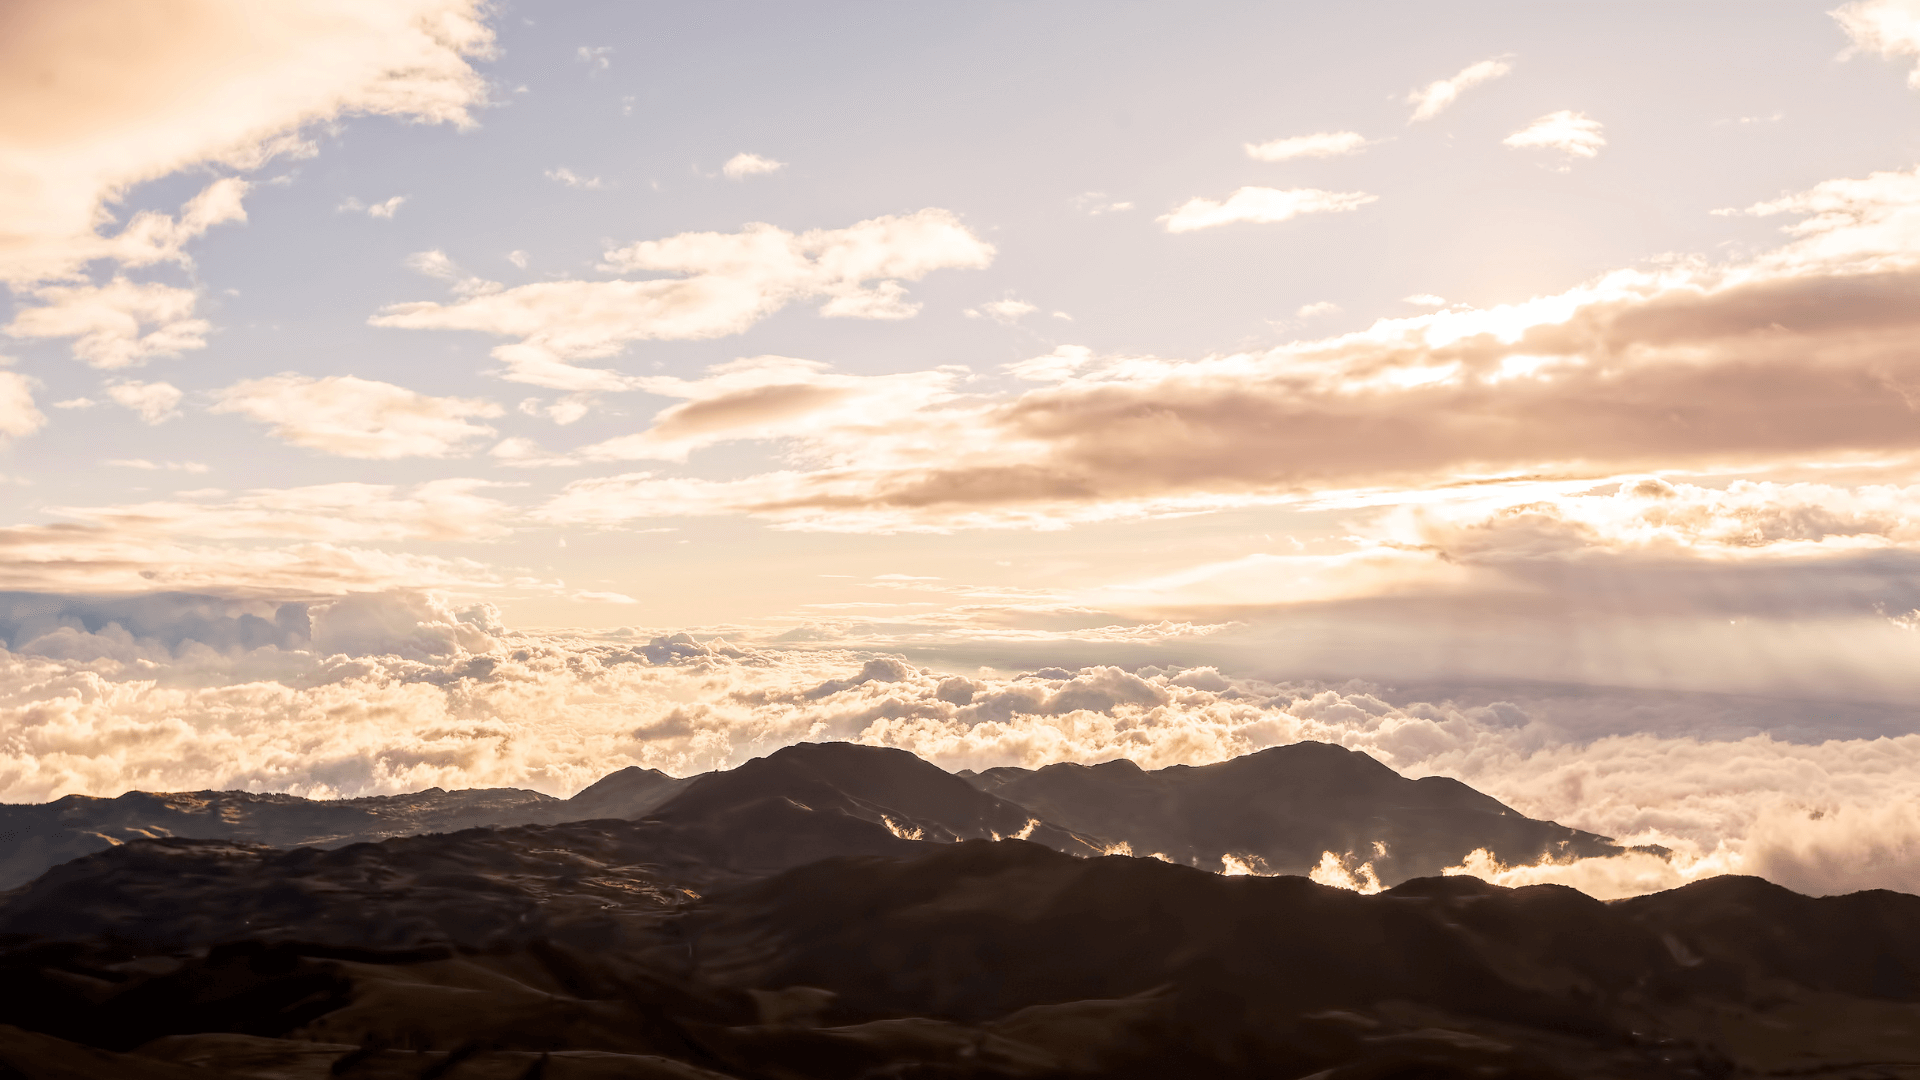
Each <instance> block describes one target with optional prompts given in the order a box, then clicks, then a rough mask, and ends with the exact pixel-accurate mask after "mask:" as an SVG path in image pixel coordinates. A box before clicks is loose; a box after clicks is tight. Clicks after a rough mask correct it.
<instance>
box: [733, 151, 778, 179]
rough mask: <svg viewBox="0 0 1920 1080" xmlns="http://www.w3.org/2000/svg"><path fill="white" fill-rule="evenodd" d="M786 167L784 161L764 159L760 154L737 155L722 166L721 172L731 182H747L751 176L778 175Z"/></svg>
mask: <svg viewBox="0 0 1920 1080" xmlns="http://www.w3.org/2000/svg"><path fill="white" fill-rule="evenodd" d="M786 167H787V163H786V162H784V161H775V160H773V159H772V158H764V157H761V156H760V155H759V154H735V155H733V156H732V157H730V158H728V159H727V163H726V164H725V165H722V166H720V171H721V172H722V173H725V174H726V177H727V179H729V180H745V179H746V178H747V177H749V176H764V175H766V174H767V173H776V172H779V171H780V170H781V169H784V168H786Z"/></svg>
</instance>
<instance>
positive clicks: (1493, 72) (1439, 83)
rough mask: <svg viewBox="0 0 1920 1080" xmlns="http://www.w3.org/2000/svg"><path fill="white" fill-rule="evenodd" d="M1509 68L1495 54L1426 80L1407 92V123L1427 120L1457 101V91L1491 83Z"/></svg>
mask: <svg viewBox="0 0 1920 1080" xmlns="http://www.w3.org/2000/svg"><path fill="white" fill-rule="evenodd" d="M1512 70H1513V65H1512V64H1509V63H1507V61H1506V59H1505V58H1504V57H1495V58H1494V59H1492V60H1482V61H1480V62H1479V63H1477V64H1469V65H1467V66H1466V67H1464V68H1461V69H1460V73H1459V74H1458V75H1455V76H1454V77H1453V78H1451V79H1437V80H1435V81H1433V82H1430V83H1428V84H1427V85H1426V86H1425V87H1423V88H1421V89H1419V90H1415V91H1413V92H1412V93H1410V94H1408V95H1407V104H1409V105H1411V106H1413V115H1412V116H1411V117H1410V118H1408V120H1407V122H1408V123H1410V124H1412V123H1418V122H1419V121H1422V120H1431V119H1433V118H1434V117H1436V116H1439V115H1440V114H1441V113H1442V112H1445V111H1446V109H1447V107H1448V106H1450V105H1452V104H1453V103H1454V102H1456V101H1458V100H1460V95H1461V94H1464V93H1466V92H1467V91H1468V90H1471V89H1472V88H1474V87H1476V86H1479V85H1480V84H1481V83H1485V82H1491V81H1493V80H1494V79H1497V78H1499V77H1500V76H1502V75H1505V74H1506V73H1508V72H1510V71H1512Z"/></svg>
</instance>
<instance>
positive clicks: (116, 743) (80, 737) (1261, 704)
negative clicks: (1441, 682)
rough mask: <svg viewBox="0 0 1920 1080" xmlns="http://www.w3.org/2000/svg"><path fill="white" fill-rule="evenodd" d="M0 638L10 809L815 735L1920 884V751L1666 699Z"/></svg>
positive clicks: (565, 655)
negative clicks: (1372, 784) (1224, 767)
mask: <svg viewBox="0 0 1920 1080" xmlns="http://www.w3.org/2000/svg"><path fill="white" fill-rule="evenodd" d="M0 637H3V638H4V639H5V645H6V648H5V649H4V651H0V672H4V675H5V677H4V678H0V687H4V690H0V736H4V737H0V747H5V750H4V751H3V752H0V798H5V799H7V800H10V801H37V800H44V799H47V798H51V797H55V796H57V795H60V794H65V793H68V792H75V791H78V792H85V793H92V794H99V795H117V794H119V793H120V792H121V791H123V790H126V789H128V788H132V787H140V788H147V789H195V788H204V787H216V788H228V787H239V788H251V789H254V790H285V791H293V792H297V793H301V794H308V795H315V796H326V795H361V794H376V793H390V792H396V791H406V790H415V789H419V788H422V787H427V786H432V785H436V784H437V785H440V786H443V787H464V786H486V785H516V786H533V787H536V788H539V789H541V790H546V791H549V792H552V793H554V794H563V795H564V794H569V793H571V792H573V791H575V790H578V789H579V788H580V787H582V786H584V785H585V784H587V783H589V782H591V781H592V780H594V779H597V778H598V777H599V776H601V775H603V774H605V773H607V772H610V771H612V770H614V769H617V768H621V767H623V766H625V765H628V764H638V765H643V766H649V767H658V768H663V769H665V770H667V771H669V772H674V773H678V774H687V773H691V772H696V771H699V770H702V769H708V768H716V767H726V766H731V765H734V764H738V763H739V762H740V761H742V760H744V759H745V758H747V757H750V756H754V755H757V754H762V753H765V752H767V751H769V750H771V749H773V748H775V747H778V746H781V745H784V744H786V743H790V742H794V741H798V740H802V739H825V738H839V739H857V740H860V741H865V742H872V743H880V744H885V745H893V746H902V747H905V748H907V749H910V750H913V751H914V752H916V753H919V754H921V755H923V756H925V757H928V758H929V759H931V760H933V761H935V762H937V763H939V764H941V765H942V766H944V767H946V768H949V769H958V768H974V769H979V768H986V767H991V766H995V765H1009V764H1013V765H1024V766H1029V767H1032V766H1038V765H1042V764H1047V763H1050V762H1054V761H1082V762H1097V761H1103V760H1110V759H1112V758H1115V757H1127V758H1131V759H1132V760H1134V761H1137V762H1138V763H1140V764H1141V765H1143V766H1145V767H1148V768H1159V767H1164V766H1167V765H1172V764H1181V763H1185V764H1204V763H1207V762H1212V761H1219V760H1223V759H1225V758H1228V757H1231V756H1234V755H1237V754H1243V753H1247V752H1250V751H1253V750H1258V749H1261V748H1263V747H1266V746H1273V745H1279V744H1283V743H1288V742H1294V741H1298V740H1301V739H1317V740H1323V741H1329V742H1335V743H1339V744H1341V745H1344V746H1348V747H1352V748H1354V749H1359V750H1365V751H1366V752H1368V753H1370V754H1373V755H1374V756H1376V757H1378V758H1380V759H1381V760H1382V761H1385V762H1386V763H1387V764H1389V765H1391V766H1393V767H1395V768H1397V769H1400V770H1402V771H1403V772H1406V773H1408V774H1409V775H1431V774H1440V775H1448V776H1454V777H1457V778H1458V779H1461V780H1463V781H1465V782H1467V783H1469V784H1472V785H1474V786H1476V787H1479V788H1481V789H1482V790H1485V791H1488V792H1489V793H1490V794H1493V795H1494V796H1496V797H1498V798H1500V799H1502V800H1503V801H1505V802H1507V803H1509V804H1510V805H1512V806H1514V807H1515V808H1517V809H1519V810H1521V811H1522V812H1525V813H1527V814H1529V815H1532V816H1536V817H1545V818H1551V819H1554V820H1557V821H1560V822H1562V823H1563V824H1568V825H1573V826H1576V827H1579V828H1585V829H1592V830H1595V831H1598V832H1602V833H1605V834H1608V835H1612V836H1615V837H1618V838H1620V839H1622V840H1627V841H1631V842H1635V843H1658V844H1663V845H1666V846H1668V847H1670V848H1673V849H1674V850H1675V851H1676V852H1677V855H1676V856H1675V858H1674V859H1672V860H1671V861H1669V860H1658V859H1648V858H1641V859H1639V860H1638V861H1632V860H1630V862H1631V863H1632V864H1631V865H1623V864H1621V863H1618V862H1613V861H1609V860H1597V861H1595V862H1593V863H1590V864H1577V865H1575V866H1571V867H1551V866H1549V867H1540V868H1531V869H1530V870H1527V871H1526V872H1525V873H1529V874H1532V875H1534V876H1535V877H1537V878H1556V879H1561V880H1573V881H1575V882H1576V883H1578V884H1583V885H1585V886H1586V887H1588V888H1590V889H1593V890H1595V891H1596V892H1599V893H1602V894H1608V893H1609V891H1611V894H1624V893H1630V892H1633V891H1646V890H1645V887H1646V886H1649V885H1650V886H1651V887H1670V886H1671V885H1672V884H1676V883H1678V882H1680V881H1682V880H1685V879H1686V878H1687V876H1688V875H1693V876H1698V875H1699V874H1702V873H1709V872H1725V871H1728V870H1738V871H1740V872H1747V873H1761V874H1764V875H1766V876H1769V877H1771V878H1773V879H1774V880H1777V881H1780V882H1781V883H1782V884H1785V885H1788V886H1789V887H1792V888H1796V889H1801V890H1803V891H1810V892H1816V893H1820V892H1835V891H1845V890H1850V889H1855V888H1863V887H1896V888H1906V889H1916V888H1920V877H1916V873H1917V872H1916V870H1915V869H1914V866H1913V862H1912V860H1911V859H1910V858H1907V857H1906V855H1907V854H1908V853H1909V852H1910V851H1911V850H1914V848H1915V845H1916V844H1920V817H1916V816H1915V815H1913V814H1912V813H1910V812H1907V811H1906V810H1904V809H1901V808H1903V807H1910V806H1912V805H1914V804H1915V802H1916V799H1917V798H1920V736H1913V735H1899V736H1895V737H1891V738H1884V737H1883V738H1864V739H1863V738H1844V739H1839V740H1830V741H1812V742H1791V741H1782V740H1780V739H1778V738H1775V737H1772V736H1770V735H1767V734H1740V733H1737V732H1734V733H1729V734H1728V735H1725V736H1718V737H1716V736H1711V735H1702V736H1686V735H1674V734H1660V733H1658V732H1653V731H1634V730H1631V726H1632V725H1633V724H1634V722H1635V721H1636V720H1640V719H1645V717H1644V716H1641V717H1636V716H1632V715H1627V714H1630V713H1632V712H1634V711H1635V710H1640V711H1642V712H1644V710H1645V708H1646V705H1645V703H1644V702H1638V703H1636V702H1635V701H1634V700H1632V699H1629V698H1619V699H1609V698H1608V696H1607V695H1606V694H1605V693H1604V692H1594V691H1584V692H1578V693H1572V692H1569V693H1566V694H1564V695H1562V694H1560V693H1559V692H1557V691H1554V690H1552V689H1551V688H1545V689H1542V688H1535V689H1534V690H1533V691H1531V693H1532V696H1531V697H1526V698H1520V699H1518V700H1519V702H1520V703H1515V701H1512V700H1499V699H1493V700H1488V699H1487V698H1486V697H1485V696H1479V697H1475V696H1472V695H1469V696H1467V697H1465V698H1451V699H1450V698H1444V697H1441V698H1424V699H1422V698H1418V697H1415V698H1411V699H1409V698H1408V697H1406V696H1405V695H1396V694H1394V693H1393V692H1391V691H1389V690H1386V689H1383V688H1380V687H1371V686H1360V685H1353V684H1348V685H1340V686H1325V685H1318V686H1316V685H1312V684H1299V683H1293V684H1276V683H1270V682H1262V681H1259V680H1250V679H1245V678H1236V677H1232V676H1228V675H1223V674H1221V673H1220V672H1219V671H1216V670H1214V669H1212V668H1198V669H1187V670H1182V669H1178V668H1173V669H1162V668H1141V669H1136V670H1133V671H1128V670H1123V669H1120V668H1115V667H1104V666H1096V667H1089V668H1081V669H1072V670H1069V669H1042V670H1038V671H1033V672H1029V673H1025V674H1020V675H991V674H986V673H982V674H979V675H973V676H968V675H952V674H946V673H942V672H939V671H933V670H928V669H924V668H921V667H919V666H916V665H914V664H911V663H908V662H904V661H902V660H899V659H896V658H889V657H884V656H883V657H874V656H872V655H871V654H867V655H865V656H862V655H861V654H850V653H845V652H837V651H831V650H828V651H806V650H801V651H794V650H774V649H769V648H767V647H765V646H758V647H756V646H749V645H729V644H726V643H725V642H721V641H717V640H709V641H707V642H706V643H697V642H695V641H694V640H693V639H692V638H689V637H686V636H684V635H680V636H675V635H666V634H658V633H648V632H645V631H619V632H614V633H609V634H604V635H595V636H578V635H576V636H567V635H530V634H525V633H520V632H516V631H513V630H511V629H510V628H507V627H505V626H502V625H501V624H500V622H499V619H498V616H497V614H495V613H493V612H491V610H490V609H488V608H486V607H485V606H484V605H477V606H476V605H459V604H452V603H449V602H447V601H445V600H442V599H438V598H435V597H432V596H428V595H424V594H421V593H417V592H398V593H388V594H381V595H361V596H357V597H349V598H345V599H338V600H331V601H322V602H318V603H303V604H297V605H288V604H284V603H280V604H276V603H262V602H258V601H250V602H249V601H216V600H212V599H210V598H205V597H200V598H196V597H192V596H174V597H171V598H166V597H155V598H150V599H147V600H143V601H137V602H136V601H97V602H78V601H73V600H66V599H62V598H59V597H49V596H45V595H26V594H14V595H10V596H0ZM1394 702H1398V703H1397V704H1396V703H1394ZM1659 707H1660V708H1663V709H1665V710H1666V711H1667V712H1668V713H1671V714H1672V715H1669V716H1667V717H1666V718H1665V721H1666V724H1667V726H1669V727H1672V728H1676V729H1681V730H1684V729H1688V728H1692V729H1694V730H1701V729H1702V728H1703V727H1707V728H1710V727H1712V726H1713V723H1714V722H1716V721H1718V720H1719V719H1720V718H1722V717H1724V716H1726V715H1728V714H1730V713H1736V712H1737V709H1736V708H1734V707H1733V706H1732V704H1731V703H1725V702H1719V701H1716V700H1711V699H1703V700H1701V701H1697V702H1687V701H1675V700H1672V699H1666V700H1664V701H1663V703H1662V704H1661V705H1660V706H1659ZM1470 869H1477V870H1478V871H1479V872H1481V873H1483V874H1488V875H1499V874H1502V873H1505V874H1507V875H1508V879H1509V880H1518V879H1519V878H1520V877H1522V876H1524V874H1521V873H1519V872H1515V871H1510V870H1507V869H1506V868H1501V867H1496V866H1491V865H1484V866H1479V867H1470ZM1635 875H1638V876H1637V877H1636V876H1635ZM1636 880H1637V881H1640V882H1641V883H1642V884H1641V886H1639V887H1636V886H1635V885H1634V882H1635V881H1636Z"/></svg>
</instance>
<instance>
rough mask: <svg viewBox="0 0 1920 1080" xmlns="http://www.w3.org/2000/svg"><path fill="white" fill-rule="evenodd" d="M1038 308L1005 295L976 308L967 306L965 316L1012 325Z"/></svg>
mask: <svg viewBox="0 0 1920 1080" xmlns="http://www.w3.org/2000/svg"><path fill="white" fill-rule="evenodd" d="M1039 310H1040V309H1039V308H1038V307H1035V306H1034V305H1032V304H1029V303H1027V302H1026V301H1025V300H1017V299H1014V298H1013V297H1007V298H1006V299H1004V300H989V301H987V302H986V303H984V304H981V305H980V306H979V307H977V308H968V309H967V317H968V318H970V319H978V318H981V317H985V318H989V319H992V320H993V321H994V322H998V323H1005V324H1007V325H1012V324H1014V323H1017V322H1019V321H1020V319H1021V318H1022V317H1023V316H1026V315H1031V314H1033V313H1034V312H1036V311H1039ZM1054 314H1055V315H1064V314H1065V313H1064V312H1058V311H1056V312H1054Z"/></svg>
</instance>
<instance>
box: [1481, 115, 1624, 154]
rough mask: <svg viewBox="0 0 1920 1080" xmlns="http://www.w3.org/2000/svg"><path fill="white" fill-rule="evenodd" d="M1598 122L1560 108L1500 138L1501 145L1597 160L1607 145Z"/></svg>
mask: <svg viewBox="0 0 1920 1080" xmlns="http://www.w3.org/2000/svg"><path fill="white" fill-rule="evenodd" d="M1600 132H1601V127H1600V122H1599V121H1598V120H1595V119H1593V118H1591V117H1589V116H1588V115H1587V114H1586V113H1577V112H1572V111H1569V110H1566V109H1562V110H1561V111H1559V112H1556V113H1548V114H1547V115H1545V116H1543V117H1541V118H1540V119H1538V120H1535V121H1534V122H1533V123H1531V124H1528V125H1527V126H1526V127H1524V128H1522V129H1520V130H1519V131H1516V132H1514V133H1513V134H1511V135H1509V136H1507V137H1506V138H1505V139H1502V140H1501V142H1502V143H1503V144H1504V145H1507V146H1512V147H1518V148H1520V149H1537V150H1558V151H1560V152H1561V153H1563V154H1565V155H1567V157H1568V158H1592V157H1598V156H1599V154H1600V148H1601V147H1603V146H1605V145H1607V140H1606V138H1605V136H1603V135H1601V133H1600Z"/></svg>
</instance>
